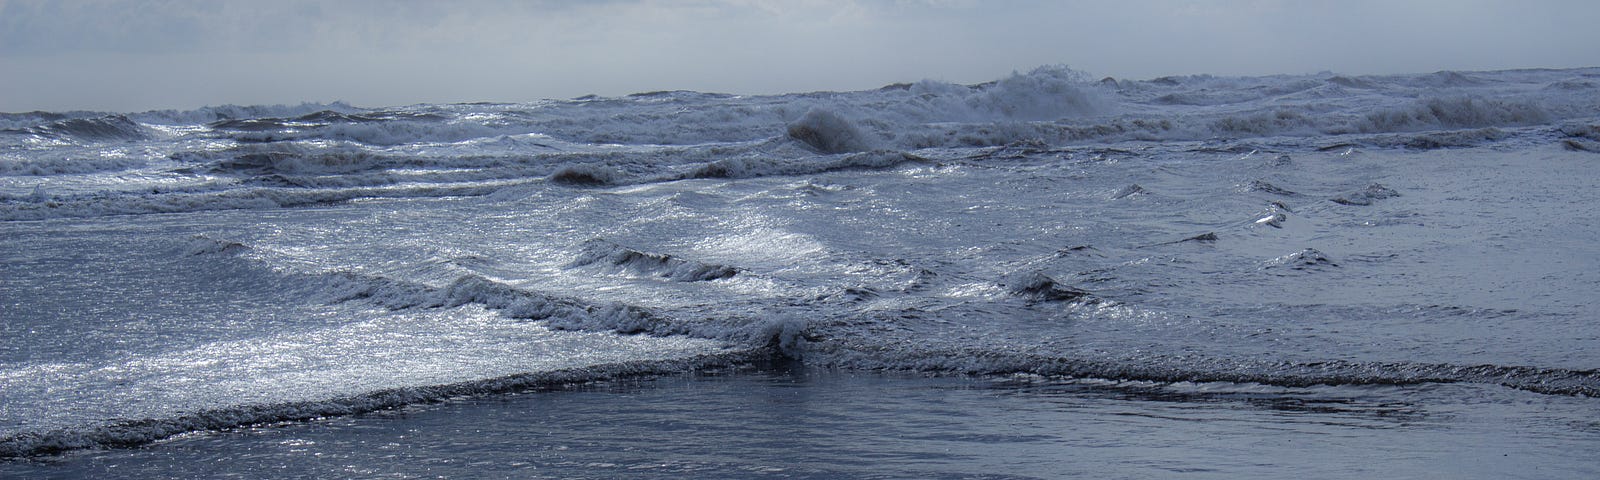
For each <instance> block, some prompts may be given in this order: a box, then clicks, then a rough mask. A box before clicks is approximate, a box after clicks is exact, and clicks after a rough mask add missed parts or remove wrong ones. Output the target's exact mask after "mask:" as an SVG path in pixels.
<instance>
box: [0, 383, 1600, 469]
mask: <svg viewBox="0 0 1600 480" xmlns="http://www.w3.org/2000/svg"><path fill="white" fill-rule="evenodd" d="M1485 390H1494V389H1493V388H1492V387H1481V386H1468V385H1431V386H1423V387H1403V388H1402V387H1318V388H1298V389H1289V388H1279V387H1268V386H1261V385H1236V384H1226V385H1224V384H1176V385H1163V384H1153V383H1141V382H1108V381H1061V380H1049V379H1044V378H1039V377H1029V376H1018V377H999V378H972V377H924V376H914V375H883V374H872V373H864V372H830V371H822V370H813V369H803V368H802V369H798V370H793V369H786V368H783V367H775V368H773V369H767V370H745V371H739V372H723V373H720V374H708V375H695V376H665V377H657V378H650V379H638V380H621V381H613V382H603V383H596V384H585V385H580V386H572V387H564V388H555V389H548V390H540V391H532V392H523V393H517V394H508V395H499V396H492V397H475V398H465V399H455V400H449V401H446V402H444V403H442V404H432V405H419V406H412V407H407V408H402V409H399V410H394V411H385V412H381V413H373V414H365V415H359V416H354V417H341V418H330V419H321V420H313V421H310V422H305V423H292V424H274V425H266V426H259V427H252V428H246V429H236V430H231V431H227V432H216V433H196V434H190V435H184V436H182V437H179V438H175V439H171V440H166V441H162V442H159V443H157V444H154V445H150V446H147V447H140V448H135V449H124V450H98V451H85V452H77V453H72V454H67V455H63V456H60V457H55V458H49V459H42V460H37V461H32V462H27V463H11V464H5V465H3V466H0V473H4V474H5V475H6V476H15V477H19V478H20V477H35V476H38V477H50V478H90V477H93V478H195V477H205V478H329V477H372V478H378V477H381V478H437V477H447V478H452V477H476V478H618V477H626V478H684V477H695V478H1063V477H1093V478H1171V477H1174V476H1182V477H1185V478H1283V477H1290V476H1306V477H1312V478H1374V477H1382V478H1396V479H1407V478H1419V479H1420V478H1588V477H1592V476H1594V475H1596V474H1600V460H1597V459H1595V458H1593V457H1592V456H1590V455H1586V454H1585V452H1588V451H1593V450H1594V449H1595V448H1597V447H1600V424H1597V423H1595V422H1594V421H1593V417H1579V418H1571V417H1565V418H1564V417H1562V416H1560V415H1557V416H1549V415H1548V413H1549V410H1550V409H1551V408H1552V407H1554V408H1556V409H1564V408H1567V407H1570V405H1566V406H1562V405H1558V404H1570V403H1583V402H1585V401H1583V400H1578V399H1571V398H1562V397H1548V396H1541V395H1536V394H1526V393H1507V392H1493V391H1489V392H1486V391H1485ZM1551 427H1557V428H1556V429H1552V428H1551ZM1567 428H1570V430H1569V431H1567V432H1566V433H1559V432H1558V430H1560V429H1567Z"/></svg>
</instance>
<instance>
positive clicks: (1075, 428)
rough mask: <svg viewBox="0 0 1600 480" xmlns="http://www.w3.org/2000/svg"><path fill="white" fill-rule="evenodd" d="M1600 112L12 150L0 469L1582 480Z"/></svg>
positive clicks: (633, 105) (1447, 101) (687, 118)
mask: <svg viewBox="0 0 1600 480" xmlns="http://www.w3.org/2000/svg"><path fill="white" fill-rule="evenodd" d="M1597 82H1600V72H1597V71H1594V70H1592V69H1589V70H1538V71H1506V72H1465V73H1458V72H1440V73H1434V74H1425V75H1408V76H1387V77H1344V76H1337V75H1332V74H1323V75H1311V76H1295V77H1289V76H1276V77H1259V78H1217V77H1205V76H1198V77H1172V78H1162V79H1155V80H1148V81H1129V80H1106V81H1099V82H1094V81H1088V80H1086V79H1083V78H1081V77H1080V76H1078V75H1077V74H1075V73H1074V72H1070V71H1066V70H1061V69H1048V68H1047V69H1040V70H1038V71H1035V72H1032V73H1029V74H1023V75H1014V76H1012V77H1008V78H1006V79H1003V80H1000V81H998V82H995V83H991V84H985V85H979V86H961V85H949V84H941V83H937V82H920V83H917V84H910V85H892V86H889V87H885V88H884V89H881V90H875V91H865V92H844V93H809V94H795V95H781V96H765V97H743V96H731V95H718V94H704V93H694V92H657V93H650V94H640V95H634V96H629V97H623V98H592V97H591V98H581V99H575V100H570V101H549V102H544V103H538V104H514V105H512V104H459V105H417V106H410V107H401V108H391V109H366V108H357V107H352V106H348V105H342V104H334V105H302V106H280V107H218V108H208V109H202V110H196V111H190V112H145V113H137V114H102V113H91V112H70V113H46V112H34V113H27V114H5V116H4V117H3V118H0V121H3V122H4V123H3V124H0V128H4V130H3V131H0V219H3V220H0V226H3V229H0V258H4V260H5V261H4V263H3V264H0V298H3V299H4V300H3V302H0V308H3V310H0V316H3V317H0V320H3V328H4V335H3V336H0V347H3V349H0V391H3V392H4V397H3V398H0V455H4V456H5V457H8V458H12V459H13V460H11V461H10V462H9V463H7V464H5V466H4V468H6V469H14V470H13V471H17V472H23V471H26V472H29V473H30V474H44V475H59V476H72V475H73V474H74V473H83V472H90V471H96V469H98V468H101V467H105V466H107V465H110V464H112V463H115V464H118V465H122V466H124V467H125V468H126V469H124V470H110V471H109V472H110V473H112V474H117V473H116V472H118V471H121V472H129V473H128V475H129V476H145V475H147V474H150V473H151V472H159V471H162V470H161V468H162V467H167V468H174V470H170V471H171V472H192V473H193V474H197V475H199V474H204V475H211V474H217V473H221V472H224V470H207V468H210V467H206V466H204V465H213V464H215V463H218V462H221V461H220V460H219V459H224V458H227V459H232V460H228V461H226V462H221V463H230V462H236V463H237V465H236V467H237V469H230V470H226V471H227V472H235V473H240V474H242V475H246V476H276V473H284V474H290V473H295V472H298V473H301V474H305V475H338V474H337V473H334V472H335V471H334V470H328V468H332V467H330V466H329V465H332V464H331V463H307V462H305V461H296V460H293V459H295V458H301V460H304V459H305V458H311V457H305V456H304V455H301V456H300V457H296V455H298V454H297V453H296V452H302V453H304V452H312V453H316V452H321V453H324V454H326V455H333V456H334V457H337V458H341V459H345V460H348V462H346V463H339V468H344V467H346V466H349V467H351V468H356V469H357V470H354V471H351V472H349V473H350V474H355V475H358V474H361V472H367V473H371V474H373V475H377V474H380V473H398V474H403V475H435V474H446V475H451V476H471V475H476V474H484V475H498V474H505V475H512V476H523V475H526V474H540V475H542V474H544V473H539V472H548V471H551V470H554V471H555V472H557V473H553V474H550V476H554V477H572V476H599V477H613V476H674V475H693V474H696V472H701V473H705V474H708V475H717V476H816V477H827V476H875V475H879V474H886V475H890V476H945V477H952V476H963V475H978V476H985V475H992V476H1006V475H1015V476H1024V477H1050V476H1060V475H1067V474H1072V473H1073V472H1083V473H1085V474H1094V472H1100V473H1102V474H1104V473H1105V472H1107V471H1110V472H1113V473H1111V474H1110V475H1111V476H1125V477H1160V476H1164V475H1167V474H1171V473H1173V472H1181V471H1189V470H1193V471H1195V472H1201V473H1205V472H1209V473H1210V474H1212V475H1215V476H1218V477H1230V478H1233V477H1238V476H1272V477H1281V476H1283V475H1284V474H1287V473H1290V472H1303V471H1306V470H1305V469H1304V468H1301V467H1305V466H1307V465H1309V466H1313V467H1316V468H1318V469H1319V470H1323V471H1326V472H1329V476H1337V477H1368V476H1373V475H1378V474H1380V473H1379V472H1384V473H1386V474H1389V475H1395V476H1399V477H1407V476H1409V477H1416V478H1424V477H1430V476H1438V475H1444V476H1451V477H1481V478H1506V477H1516V476H1529V477H1548V476H1551V475H1549V474H1550V473H1552V472H1554V473H1556V475H1554V476H1558V477H1570V476H1579V477H1581V476H1585V475H1584V474H1589V475H1592V474H1593V473H1594V470H1595V468H1596V463H1595V461H1593V460H1591V459H1589V458H1588V456H1585V455H1576V454H1573V452H1582V451H1587V450H1592V449H1593V447H1594V446H1595V445H1596V443H1597V441H1600V433H1597V428H1596V424H1595V423H1594V420H1593V418H1596V416H1597V415H1596V414H1600V402H1596V401H1595V400H1594V397H1596V396H1600V372H1597V370H1596V369H1597V368H1600V348H1597V347H1600V324H1597V323H1596V320H1597V319H1596V316H1595V314H1594V308H1593V301H1592V298H1593V297H1594V293H1595V292H1600V274H1596V273H1595V272H1597V271H1600V218H1596V217H1597V215H1596V214H1595V213H1594V212H1596V211H1597V210H1596V209H1595V208H1594V206H1595V205H1600V193H1597V192H1600V190H1597V189H1596V188H1595V187H1596V183H1597V181H1600V153H1596V152H1600V86H1597ZM773 359H781V360H782V361H783V362H788V363H785V364H784V365H786V367H785V368H782V369H778V370H777V371H774V370H770V369H760V368H757V369H754V370H751V369H747V368H743V367H744V366H748V365H756V364H765V363H767V362H769V361H772V360H773ZM707 371H715V372H723V373H721V374H718V375H712V376H710V377H708V378H697V377H695V375H694V373H695V372H707ZM730 372H732V373H730ZM930 374H934V375H949V376H943V377H927V376H926V375H930ZM641 378H643V379H646V380H640V379H641ZM651 378H654V379H655V380H648V379H651ZM623 379H633V380H623ZM591 381H606V382H610V383H604V384H598V385H596V384H590V383H587V382H591ZM619 382H620V383H619ZM619 385H621V386H619ZM635 398H647V399H650V402H649V403H650V404H651V405H653V407H651V408H642V407H637V405H636V404H630V403H629V402H631V401H632V400H630V399H635ZM761 398H770V399H772V400H771V402H770V403H765V404H759V405H753V404H750V403H748V402H751V401H753V399H761ZM784 399H788V400H784ZM580 400H581V402H580V403H582V404H583V405H582V406H578V405H575V404H574V403H571V402H579V401H580ZM440 401H444V403H442V404H439V403H437V402H440ZM786 401H792V403H784V402H786ZM564 402H566V403H564ZM945 402H948V404H946V403H945ZM591 404H592V405H591ZM607 405H609V406H607ZM630 405H634V406H630ZM700 408H704V409H705V411H704V413H705V415H703V417H704V418H695V416H694V415H693V414H692V412H693V411H696V410H697V409H700ZM534 411H536V413H530V412H534ZM558 411H559V412H558ZM808 413H814V414H808ZM530 415H532V416H534V417H537V422H538V424H540V425H556V426H561V428H543V430H539V429H538V427H530V425H535V424H534V423H524V422H533V421H534V420H533V419H531V418H527V417H529V416H530ZM756 417H772V418H773V419H775V421H773V422H761V421H758V419H757V418H756ZM939 418H943V419H944V420H942V421H941V420H938V419H939ZM284 422H288V423H284ZM452 422H455V423H452ZM697 422H703V423H697ZM941 422H942V423H941ZM680 423H682V424H687V425H698V427H696V428H703V429H704V430H705V432H701V433H696V434H695V435H694V436H690V435H686V434H685V432H686V430H684V428H688V427H679V426H678V424H680ZM253 425H273V427H271V428H265V429H255V428H254V427H251V426H253ZM524 427H528V428H535V429H534V430H527V431H521V430H519V429H521V428H524ZM784 427H789V429H790V430H786V429H785V428H784ZM468 428H475V429H483V430H485V431H486V432H487V433H481V434H478V433H475V434H467V433H464V432H466V431H467V430H466V429H468ZM241 429H242V430H241ZM216 430H226V431H230V432H233V433H220V434H219V433H193V432H207V431H216ZM405 432H410V433H405ZM451 432H454V433H451ZM519 432H521V433H519ZM533 432H543V433H540V435H545V436H542V437H541V436H536V435H534V433H533ZM585 432H589V433H585ZM783 432H792V433H788V434H785V433H783ZM1008 432H1009V433H1008ZM402 435H403V436H405V437H406V438H410V439H415V443H408V442H405V441H400V439H399V437H400V436H402ZM173 436H179V438H177V439H174V440H162V439H168V438H172V437H173ZM289 437H296V438H299V437H306V439H305V441H307V442H315V443H314V444H315V445H323V446H327V448H328V450H326V451H324V450H319V449H294V448H287V446H292V445H290V444H289V443H273V442H291V441H298V440H294V439H290V438H289ZM313 437H314V438H313ZM385 439H388V440H385ZM737 439H743V440H742V441H737ZM766 439H770V441H768V440H766ZM891 439H892V441H891ZM157 441H159V442H157ZM151 442H157V443H153V444H152V443H151ZM390 443H394V444H398V445H402V446H409V447H407V448H413V449H414V450H412V453H405V452H394V451H386V450H383V449H382V448H379V447H381V446H384V445H389V444H390ZM452 443H461V444H462V445H455V446H452V445H451V444H452ZM273 445H278V446H277V447H274V446H273ZM307 445H311V444H309V443H308V444H307ZM562 446H565V447H567V449H566V450H556V448H557V447H562ZM121 447H137V448H138V449H136V450H110V451H104V450H96V451H92V452H79V453H70V452H74V451H77V450H81V449H86V448H87V449H103V448H121ZM874 448H882V450H874ZM630 449H631V450H630ZM62 452H68V453H66V454H65V455H61V456H50V455H59V454H61V453H62ZM385 452H387V453H385ZM471 452H478V455H477V456H476V457H475V459H474V460H470V461H468V460H465V458H466V457H469V456H472V455H469V454H470V453H471ZM529 452H542V453H540V454H539V455H531V454H530V453H529ZM630 452H631V453H630ZM719 452H732V453H719ZM952 452H953V453H952ZM1252 452H1254V453H1252ZM309 454H310V453H306V455H309ZM391 454H392V455H413V454H414V455H416V456H415V457H410V459H411V460H414V461H408V462H402V463H401V464H398V465H395V466H394V467H393V469H386V468H383V465H382V464H381V463H382V462H379V461H377V460H376V459H378V458H385V457H382V456H383V455H391ZM530 455H531V456H530ZM1351 455H1358V456H1362V457H1363V458H1375V459H1378V460H1381V461H1376V460H1375V461H1374V463H1373V465H1376V466H1372V467H1368V466H1365V464H1361V463H1358V462H1353V461H1350V459H1348V458H1345V456H1351ZM1495 457H1498V458H1495ZM1297 458H1306V459H1307V460H1306V462H1310V463H1306V464H1301V463H1298V462H1299V461H1298V460H1295V459H1297ZM428 459H434V460H440V461H443V463H429V462H430V460H428ZM452 459H454V460H452ZM797 459H810V460H814V461H799V460H797ZM1139 459H1144V460H1139ZM445 460H449V461H445ZM1105 462H1111V463H1112V464H1113V465H1114V466H1111V467H1108V466H1107V465H1105V464H1104V463H1105ZM335 463H337V462H335ZM179 465H182V466H181V467H180V466H179ZM275 465H276V466H275ZM279 467H284V468H297V469H304V470H295V471H293V472H285V471H279V470H273V469H274V468H279ZM632 467H649V468H642V469H632ZM1096 467H1098V469H1097V468H1096ZM183 468H197V469H199V470H182V469H183ZM475 468H477V469H479V470H474V469H475ZM534 468H539V469H544V470H532V469H534ZM1108 468H1109V470H1108ZM146 469H148V470H146ZM363 469H364V470H363ZM274 472H276V473H274ZM474 472H476V473H474ZM172 475H177V476H183V475H185V474H184V473H172Z"/></svg>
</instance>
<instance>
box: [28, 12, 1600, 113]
mask: <svg viewBox="0 0 1600 480" xmlns="http://www.w3.org/2000/svg"><path fill="white" fill-rule="evenodd" d="M1597 20H1600V1H1593V0H1571V1H1554V0H1552V1H1535V0H1521V1H1486V0H1484V1H1480V0H1418V1H1403V0H1386V1H1365V0H1337V1H1333V0H1330V1H1290V0H1237V1H1180V0H1169V1H1137V0H1112V1H1037V2H1036V1H1002V0H989V1H964V0H925V1H907V0H902V1H893V0H884V1H843V0H774V1H762V0H725V1H715V0H701V1H631V0H615V1H543V2H540V1H511V0H484V1H467V2H445V1H373V0H341V1H320V0H311V1H299V0H273V1H219V0H167V1H161V0H141V1H90V0H66V1H56V0H43V1H35V0H0V111H7V112H17V111H27V110H68V109H88V110H107V111H137V110H148V109H157V108H180V109H188V108H195V107H200V106H205V105H219V104H229V103H231V104H280V103H290V104H293V103H300V102H303V101H311V102H328V101H334V100H344V101H347V102H350V103H353V104H356V105H359V106H385V105H403V104H412V103H422V102H470V101H504V102H517V101H530V100H538V99H543V98H571V97H575V96H579V95H584V94H590V93H593V94H600V95H622V94H627V93H634V92H641V91H652V90H673V89H688V90H700V91H717V92H727V93H740V94H761V93H782V92H795V91H815V90H857V89H866V88H876V87H879V86H882V85H885V84H888V83H893V82H909V81H916V80H920V79H925V78H929V79H935V80H944V81H950V82H961V83H975V82H982V81H987V80H993V79H996V78H1000V77H1002V76H1004V75H1007V74H1009V73H1010V72H1012V71H1027V70H1031V69H1033V68H1034V67H1037V66H1040V65H1055V64H1060V65H1068V66H1070V67H1072V68H1074V69H1077V70H1081V71H1084V72H1086V73H1088V74H1090V75H1093V76H1096V77H1100V76H1114V77H1118V78H1151V77H1157V76H1162V75H1173V74H1198V73H1209V74H1216V75H1261V74H1274V73H1289V74H1299V73H1315V72H1319V71H1333V72H1338V73H1344V74H1378V73H1418V72H1432V71H1438V70H1491V69H1507V68H1528V67H1548V68H1568V67H1586V66H1600V48H1597V47H1596V46H1597V45H1600V27H1597V26H1596V25H1597V23H1596V22H1597Z"/></svg>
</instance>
